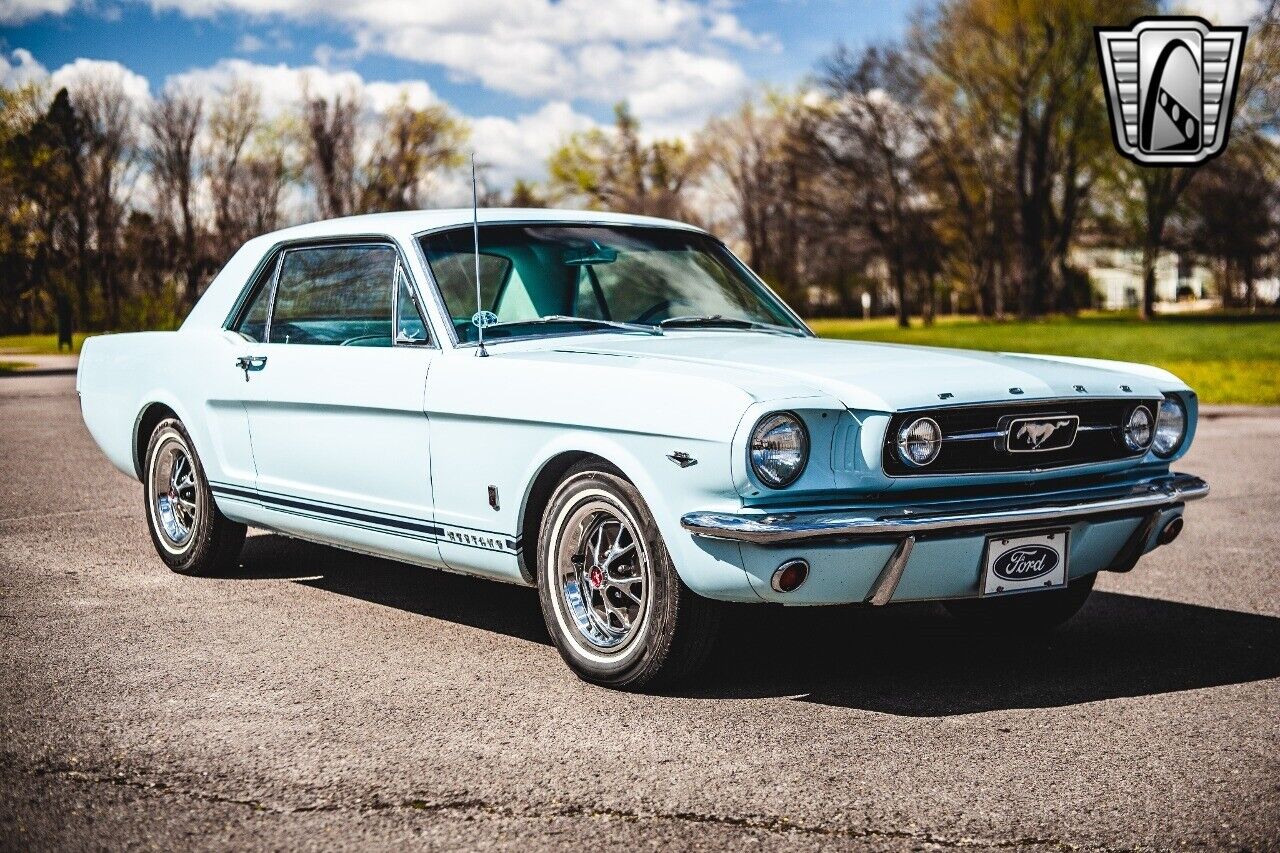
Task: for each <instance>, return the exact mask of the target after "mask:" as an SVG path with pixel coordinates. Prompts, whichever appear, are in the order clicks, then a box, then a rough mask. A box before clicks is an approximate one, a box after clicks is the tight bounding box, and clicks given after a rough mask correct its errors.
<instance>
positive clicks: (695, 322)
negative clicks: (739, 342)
mask: <svg viewBox="0 0 1280 853" xmlns="http://www.w3.org/2000/svg"><path fill="white" fill-rule="evenodd" d="M658 325H659V326H661V327H662V328H664V329H681V328H685V329H694V328H702V329H749V330H751V331H758V332H774V333H775V334H782V335H792V336H796V335H803V334H804V332H802V331H800V330H799V329H792V328H789V327H787V326H775V325H774V324H772V323H758V322H756V321H755V320H742V319H740V318H738V317H722V316H721V315H719V314H710V315H707V316H698V315H692V314H691V315H689V316H687V317H668V318H667V319H665V320H663V321H662V322H660V323H659V324H658Z"/></svg>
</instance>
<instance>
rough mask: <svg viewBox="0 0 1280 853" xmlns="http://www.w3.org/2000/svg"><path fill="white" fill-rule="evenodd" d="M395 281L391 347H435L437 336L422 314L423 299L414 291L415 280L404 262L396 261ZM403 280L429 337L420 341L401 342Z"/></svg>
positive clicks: (410, 300)
mask: <svg viewBox="0 0 1280 853" xmlns="http://www.w3.org/2000/svg"><path fill="white" fill-rule="evenodd" d="M394 279H395V284H394V285H392V288H393V289H394V291H395V295H394V296H393V297H392V300H391V346H393V347H410V348H420V347H433V346H434V343H433V338H434V337H435V336H434V335H433V334H432V333H431V324H430V322H428V320H427V317H426V315H425V314H423V312H422V305H421V304H419V300H420V299H421V298H422V297H420V296H418V295H417V293H416V291H415V290H414V287H413V284H412V282H413V279H411V278H410V277H409V273H408V271H407V270H406V269H405V268H404V263H403V262H402V261H399V260H397V261H396V272H395V276H394ZM401 280H403V281H404V284H405V289H406V290H408V291H409V304H410V305H412V306H413V310H414V312H415V313H417V315H418V319H419V320H421V321H422V330H423V331H424V332H425V333H426V335H427V336H426V337H425V338H423V339H422V340H420V341H402V340H400V282H401Z"/></svg>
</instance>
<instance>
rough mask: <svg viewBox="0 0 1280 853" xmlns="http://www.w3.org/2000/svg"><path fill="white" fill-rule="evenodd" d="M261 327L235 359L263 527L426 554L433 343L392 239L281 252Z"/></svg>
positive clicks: (433, 553) (430, 550)
mask: <svg viewBox="0 0 1280 853" xmlns="http://www.w3.org/2000/svg"><path fill="white" fill-rule="evenodd" d="M261 337H262V339H261V342H258V343H250V344H248V345H247V346H246V349H245V352H244V353H243V354H242V358H243V359H244V361H243V362H241V369H242V370H243V371H244V375H245V377H246V378H248V380H249V381H248V383H247V385H248V390H247V395H246V398H245V408H246V410H247V412H248V420H249V433H250V440H251V444H252V449H253V458H254V463H255V467H256V469H257V480H256V488H257V496H258V499H259V501H260V502H261V505H262V511H263V513H264V517H265V518H266V519H267V520H268V523H269V525H270V526H271V527H274V528H276V529H278V530H282V531H285V532H290V533H294V534H297V535H299V536H303V537H308V538H315V539H322V540H325V541H333V542H336V543H339V544H343V545H348V546H354V547H358V548H360V549H362V550H367V551H372V552H375V553H381V554H387V555H390V556H395V557H398V558H404V559H411V560H415V561H418V562H425V563H436V562H438V560H439V546H438V544H437V533H438V531H437V529H436V527H435V525H434V522H433V518H432V515H433V512H432V490H431V467H430V424H429V422H428V419H427V416H426V413H425V410H424V406H423V402H424V393H425V387H426V378H427V372H428V371H429V369H430V367H431V363H432V360H433V359H434V357H435V355H436V353H437V350H436V348H435V347H434V345H433V343H432V341H431V339H430V336H429V333H428V331H427V326H426V324H425V323H424V322H423V312H422V311H421V304H420V301H419V298H418V296H417V291H416V289H415V288H414V286H413V283H412V281H411V280H410V278H409V275H408V273H407V272H406V267H405V264H404V262H403V259H402V257H401V254H400V252H399V249H398V248H397V247H396V245H395V244H393V243H391V242H386V241H369V240H362V241H352V242H340V243H332V242H330V243H325V244H320V245H302V246H292V247H289V248H287V249H285V250H284V252H283V254H282V256H281V258H280V262H279V266H278V269H277V271H276V274H275V280H274V282H273V286H272V298H271V301H270V310H269V312H268V316H267V318H266V332H265V334H264V335H262V336H261Z"/></svg>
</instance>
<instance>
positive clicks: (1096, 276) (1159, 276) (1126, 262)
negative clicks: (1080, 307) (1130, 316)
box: [1071, 247, 1213, 309]
mask: <svg viewBox="0 0 1280 853" xmlns="http://www.w3.org/2000/svg"><path fill="white" fill-rule="evenodd" d="M1071 260H1072V263H1073V264H1074V265H1075V266H1077V267H1079V268H1081V269H1083V270H1085V271H1086V272H1087V273H1088V274H1089V281H1090V282H1091V283H1092V285H1093V290H1094V293H1095V294H1096V295H1097V298H1098V303H1099V306H1100V307H1102V308H1106V309H1119V308H1136V307H1138V305H1140V304H1141V302H1142V252H1141V250H1135V249H1112V248H1104V247H1089V248H1081V249H1076V250H1075V251H1073V252H1072V258H1071ZM1212 292H1213V275H1212V273H1210V271H1209V269H1208V267H1205V266H1203V265H1201V264H1197V263H1195V262H1194V261H1193V260H1192V259H1190V258H1186V257H1182V256H1179V255H1177V254H1176V253H1174V252H1164V253H1163V254H1161V255H1160V257H1159V259H1158V260H1157V261H1156V301H1157V302H1163V303H1175V302H1179V301H1183V302H1185V301H1189V300H1201V299H1204V298H1206V297H1207V296H1209V295H1210V294H1211V293H1212Z"/></svg>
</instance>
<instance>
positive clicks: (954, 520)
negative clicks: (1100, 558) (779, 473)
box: [680, 474, 1209, 545]
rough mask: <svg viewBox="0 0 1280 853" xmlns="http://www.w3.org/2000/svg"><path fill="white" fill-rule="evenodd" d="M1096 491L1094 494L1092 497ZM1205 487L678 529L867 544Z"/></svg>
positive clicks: (1183, 478) (1173, 480) (1100, 509)
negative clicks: (952, 508)
mask: <svg viewBox="0 0 1280 853" xmlns="http://www.w3.org/2000/svg"><path fill="white" fill-rule="evenodd" d="M1098 491H1101V490H1095V494H1097V492H1098ZM1207 494H1209V484H1208V483H1206V482H1205V481H1204V480H1202V479H1200V478H1199V477H1196V476H1193V475H1191V474H1168V475H1164V476H1161V477H1156V478H1153V479H1150V480H1146V481H1143V482H1141V483H1137V484H1135V485H1133V486H1131V487H1129V488H1128V489H1127V490H1125V491H1121V492H1116V491H1114V490H1112V491H1110V492H1102V493H1101V494H1098V496H1096V497H1091V496H1082V497H1079V498H1076V499H1071V498H1065V499H1058V500H1051V501H1048V502H1045V503H1036V502H1034V497H1033V498H1031V499H1022V500H1020V501H1016V502H1015V501H1005V502H1003V503H995V504H994V505H993V506H990V507H987V508H981V509H971V510H961V511H955V510H949V509H948V508H947V505H946V504H932V505H928V506H920V507H903V508H901V509H896V510H889V511H878V510H869V511H868V510H861V511H860V510H856V509H851V510H844V511H840V512H814V513H761V514H746V513H728V512H691V513H689V514H687V515H685V516H684V517H683V518H681V519H680V526H681V527H683V528H684V529H685V530H688V531H689V532H690V533H692V534H693V535H695V536H701V537H704V538H707V539H726V540H730V541H735V542H750V543H753V544H756V545H780V544H785V543H789V542H809V541H820V540H824V539H867V538H885V537H896V536H911V535H916V534H922V533H937V532H940V531H948V530H963V529H973V528H980V529H988V530H989V529H991V528H996V527H1008V526H1015V525H1023V524H1039V523H1042V522H1043V523H1060V522H1063V521H1071V520H1074V519H1078V518H1084V517H1087V516H1091V515H1105V514H1108V513H1127V512H1143V511H1150V510H1152V509H1155V508H1157V507H1166V506H1172V505H1174V504H1179V503H1184V502H1186V501H1194V500H1199V499H1200V498H1203V497H1205V496H1206V495H1207Z"/></svg>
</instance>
